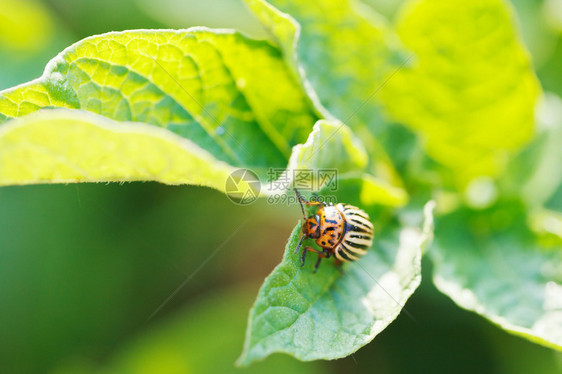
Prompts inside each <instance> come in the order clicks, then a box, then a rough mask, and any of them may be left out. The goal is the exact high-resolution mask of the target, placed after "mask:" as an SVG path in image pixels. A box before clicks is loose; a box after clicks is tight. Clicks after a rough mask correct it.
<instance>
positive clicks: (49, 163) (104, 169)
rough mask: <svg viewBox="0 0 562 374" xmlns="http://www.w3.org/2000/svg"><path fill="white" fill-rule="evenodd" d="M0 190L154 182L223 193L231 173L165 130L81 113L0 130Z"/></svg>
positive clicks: (49, 114) (54, 114)
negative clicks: (17, 186) (18, 186)
mask: <svg viewBox="0 0 562 374" xmlns="http://www.w3.org/2000/svg"><path fill="white" fill-rule="evenodd" d="M0 150H1V152H0V185H11V184H28V183H69V182H99V181H136V180H153V181H158V182H161V183H166V184H182V183H188V184H196V185H204V186H209V187H213V188H216V189H218V190H224V188H225V181H226V178H227V177H228V175H229V174H230V173H231V172H232V171H233V170H234V168H233V167H232V166H230V165H228V164H226V163H225V162H222V161H219V160H217V159H216V158H214V157H213V155H211V154H210V153H209V152H207V151H205V150H203V149H201V148H200V147H199V146H197V145H196V144H194V143H193V142H191V141H190V140H189V139H184V138H182V137H180V136H178V135H176V134H174V133H172V132H170V131H167V130H165V129H162V128H158V127H155V126H150V125H146V124H143V123H130V122H117V121H113V120H110V119H107V118H105V117H103V116H100V115H96V114H93V113H89V112H86V111H81V110H68V109H57V110H42V111H39V112H36V113H33V114H30V115H28V116H25V117H22V118H21V119H15V120H11V121H9V122H8V123H6V124H4V125H2V126H0Z"/></svg>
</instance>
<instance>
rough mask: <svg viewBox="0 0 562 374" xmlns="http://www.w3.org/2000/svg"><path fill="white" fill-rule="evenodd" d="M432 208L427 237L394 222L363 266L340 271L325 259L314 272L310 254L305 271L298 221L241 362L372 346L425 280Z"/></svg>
mask: <svg viewBox="0 0 562 374" xmlns="http://www.w3.org/2000/svg"><path fill="white" fill-rule="evenodd" d="M430 216H431V208H430V207H428V209H427V210H426V222H428V223H427V224H426V225H425V229H424V232H423V233H422V231H421V230H419V229H416V228H411V227H409V228H405V227H399V226H398V225H396V224H394V225H392V226H387V227H384V228H382V229H381V228H379V226H378V225H377V222H375V232H376V237H375V242H374V245H373V247H372V248H371V249H370V251H369V252H368V253H367V254H366V255H365V256H364V257H363V258H362V259H360V260H359V261H358V262H355V263H350V264H344V265H343V267H342V268H337V267H336V266H335V265H334V264H333V262H332V261H331V260H324V263H322V264H321V265H320V268H319V270H318V273H313V272H312V270H313V265H314V264H313V263H314V262H315V261H314V259H313V258H312V256H311V257H310V258H308V261H307V263H306V266H305V267H303V268H300V256H299V255H297V254H295V253H294V251H295V248H296V246H297V244H298V242H299V237H300V229H301V224H300V223H299V224H297V226H296V227H295V229H294V230H293V233H292V234H291V236H290V238H289V242H288V244H287V247H286V249H285V254H284V256H283V260H282V262H281V264H280V265H278V266H277V267H276V268H275V269H274V270H273V272H272V273H271V274H270V275H269V276H268V277H267V279H266V280H265V283H264V284H263V286H262V288H261V290H260V292H259V295H258V298H257V300H256V302H255V304H254V307H253V308H252V310H251V311H250V318H249V322H248V330H247V333H246V342H245V345H244V351H243V353H242V355H241V357H240V358H239V360H238V364H239V365H248V364H250V363H252V362H254V361H257V360H261V359H263V358H265V357H266V356H268V355H269V354H271V353H273V352H284V353H288V354H290V355H293V356H294V357H296V358H298V359H299V360H305V361H308V360H317V359H336V358H340V357H345V356H348V355H350V354H352V353H353V352H355V351H356V350H357V349H359V348H361V347H362V346H363V345H365V344H367V343H369V342H370V341H371V340H372V339H373V338H374V337H375V336H376V335H377V334H378V333H379V332H381V331H382V330H383V329H384V328H385V327H386V326H388V325H389V324H390V323H391V322H392V321H393V320H394V319H395V318H396V317H397V316H398V314H399V313H400V311H401V310H402V308H403V305H404V303H405V302H406V300H407V299H408V298H409V297H410V295H411V294H412V293H413V292H414V290H415V289H416V288H417V286H418V285H419V283H420V277H421V275H420V260H421V246H422V244H426V240H427V238H428V237H429V236H430V232H431V230H432V228H431V225H430V221H431V220H430V219H428V218H430Z"/></svg>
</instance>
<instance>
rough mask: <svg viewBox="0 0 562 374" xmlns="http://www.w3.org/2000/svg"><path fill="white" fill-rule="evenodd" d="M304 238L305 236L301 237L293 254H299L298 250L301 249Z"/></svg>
mask: <svg viewBox="0 0 562 374" xmlns="http://www.w3.org/2000/svg"><path fill="white" fill-rule="evenodd" d="M305 237H306V235H303V236H302V237H301V240H299V244H298V245H297V249H295V254H297V253H299V249H300V248H301V244H302V241H303V240H304V238H305Z"/></svg>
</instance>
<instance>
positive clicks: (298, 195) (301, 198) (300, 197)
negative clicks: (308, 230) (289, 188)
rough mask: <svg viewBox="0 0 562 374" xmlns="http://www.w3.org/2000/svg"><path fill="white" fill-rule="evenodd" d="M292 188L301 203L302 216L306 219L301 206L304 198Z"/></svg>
mask: <svg viewBox="0 0 562 374" xmlns="http://www.w3.org/2000/svg"><path fill="white" fill-rule="evenodd" d="M293 189H294V190H295V193H296V194H297V199H298V200H299V204H300V205H301V210H302V216H303V218H304V220H305V221H306V214H305V213H304V207H303V206H302V201H303V200H304V198H303V197H302V196H301V194H300V193H299V191H298V190H297V189H296V188H293ZM299 245H300V244H299Z"/></svg>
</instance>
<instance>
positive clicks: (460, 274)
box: [429, 201, 562, 350]
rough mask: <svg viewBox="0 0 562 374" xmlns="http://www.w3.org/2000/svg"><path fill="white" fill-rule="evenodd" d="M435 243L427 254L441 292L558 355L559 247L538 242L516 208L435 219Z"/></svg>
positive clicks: (561, 312) (561, 340) (503, 205)
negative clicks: (555, 350) (432, 264)
mask: <svg viewBox="0 0 562 374" xmlns="http://www.w3.org/2000/svg"><path fill="white" fill-rule="evenodd" d="M435 244H436V245H435V246H434V248H432V250H431V251H430V252H429V253H430V254H431V258H432V259H433V262H434V264H435V265H434V276H433V281H434V283H435V285H436V286H437V288H438V289H439V290H441V292H443V293H445V294H446V295H448V296H449V297H450V298H451V299H452V300H453V301H454V302H455V303H457V304H458V305H459V306H460V307H462V308H465V309H468V310H471V311H474V312H476V313H478V314H480V315H482V316H483V317H485V318H487V319H489V320H490V321H492V322H493V323H495V324H497V325H498V326H499V327H501V328H503V329H505V330H507V331H509V332H511V333H514V334H517V335H521V336H524V337H526V338H527V339H529V340H531V341H534V342H536V343H539V344H543V345H545V346H548V347H551V348H555V349H558V350H562V266H560V264H562V243H561V242H558V243H557V244H556V245H545V243H543V242H541V241H539V240H538V238H537V237H535V236H534V234H533V233H532V232H531V231H530V230H529V228H528V227H527V222H526V220H525V208H524V207H523V206H522V205H521V204H520V203H518V202H513V201H511V202H510V201H502V202H500V203H499V204H498V205H496V206H494V207H492V208H490V209H487V210H484V211H470V210H467V209H461V210H459V211H457V212H455V213H452V214H449V215H446V216H443V217H440V219H439V220H438V222H437V226H436V231H435Z"/></svg>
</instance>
